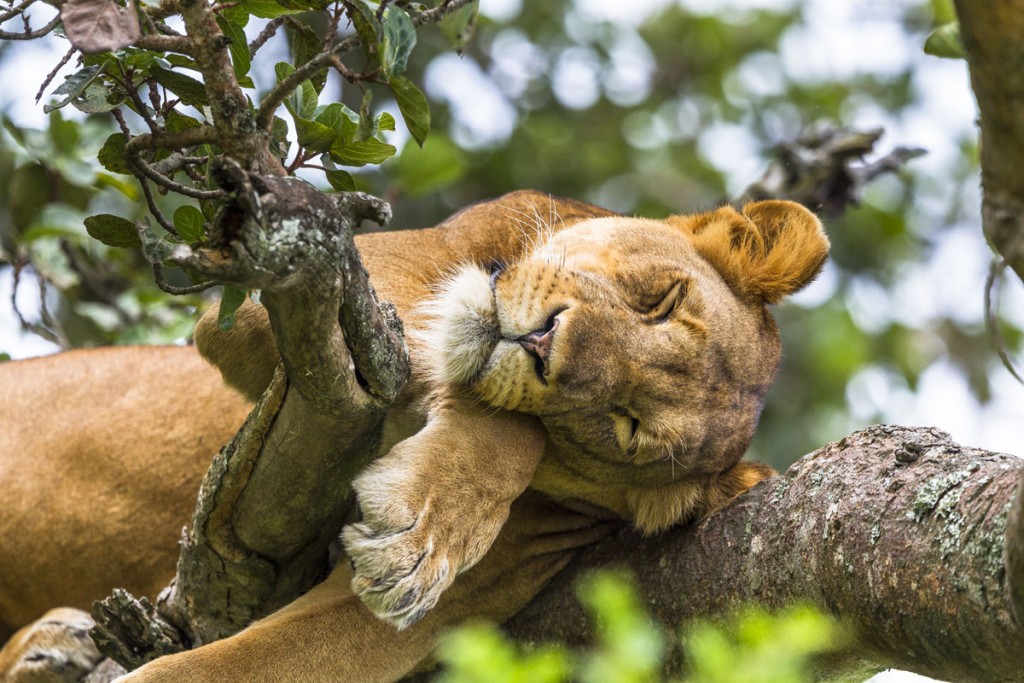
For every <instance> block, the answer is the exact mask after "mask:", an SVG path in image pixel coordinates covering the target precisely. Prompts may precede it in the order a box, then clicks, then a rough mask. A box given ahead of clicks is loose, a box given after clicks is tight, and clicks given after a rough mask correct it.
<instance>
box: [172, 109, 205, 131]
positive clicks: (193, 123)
mask: <svg viewBox="0 0 1024 683" xmlns="http://www.w3.org/2000/svg"><path fill="white" fill-rule="evenodd" d="M166 124H167V130H168V131H170V132H171V133H178V132H181V131H183V130H189V129H191V128H199V127H200V126H202V125H203V124H201V123H200V122H199V121H198V120H197V119H194V118H192V117H191V116H186V115H185V114H182V113H181V112H179V111H178V110H176V109H172V110H170V111H169V112H167V118H166Z"/></svg>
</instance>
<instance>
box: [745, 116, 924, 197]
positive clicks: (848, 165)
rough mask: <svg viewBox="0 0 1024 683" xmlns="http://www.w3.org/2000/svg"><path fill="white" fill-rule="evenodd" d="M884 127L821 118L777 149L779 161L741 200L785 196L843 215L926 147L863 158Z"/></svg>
mask: <svg viewBox="0 0 1024 683" xmlns="http://www.w3.org/2000/svg"><path fill="white" fill-rule="evenodd" d="M883 132H884V131H883V129H881V128H876V129H873V130H866V131H860V130H855V129H852V128H844V127H837V126H835V125H833V124H831V123H828V122H819V123H817V124H815V125H814V126H812V127H811V128H810V129H809V130H807V131H805V132H804V133H803V134H801V135H800V137H798V138H797V139H796V140H793V141H792V142H784V143H782V144H780V145H779V146H778V147H776V148H775V151H774V156H775V160H774V161H772V162H771V163H770V164H769V166H768V170H767V171H765V174H764V175H763V176H762V177H761V179H760V180H759V181H757V182H756V183H754V184H753V185H751V186H750V187H748V188H747V190H746V192H744V193H743V197H742V198H741V200H740V202H747V201H756V200H760V199H773V198H785V199H792V200H793V201H796V202H800V203H801V204H803V205H804V206H807V207H810V208H811V209H814V210H816V211H820V212H822V213H825V214H826V215H829V216H838V215H840V214H842V213H843V212H844V211H845V210H846V209H847V207H848V206H850V205H853V204H856V203H857V202H858V201H859V198H860V194H861V191H862V190H863V187H864V186H865V185H866V184H867V183H869V182H870V181H872V180H874V179H875V178H877V177H878V176H880V175H884V174H886V173H892V172H894V171H897V170H899V169H900V168H902V167H903V165H904V164H905V163H907V162H908V161H910V160H911V159H914V158H916V157H919V156H921V155H922V154H925V150H923V149H917V148H912V147H897V148H896V149H894V150H893V151H891V152H889V153H888V154H886V155H885V156H883V157H880V158H878V159H876V160H875V161H872V162H863V161H862V160H863V158H864V157H865V156H866V155H868V154H870V153H871V152H872V151H873V150H874V148H875V143H877V142H878V140H879V138H881V137H882V133H883Z"/></svg>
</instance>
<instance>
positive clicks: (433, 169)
mask: <svg viewBox="0 0 1024 683" xmlns="http://www.w3.org/2000/svg"><path fill="white" fill-rule="evenodd" d="M392 168H393V169H394V173H395V180H396V181H397V182H398V184H399V185H400V186H401V187H402V189H403V190H404V191H405V192H406V193H407V194H409V195H412V196H415V195H423V194H427V193H429V192H436V191H437V190H440V189H443V188H445V187H448V186H449V185H451V184H453V183H455V182H458V181H459V180H460V179H461V178H462V177H463V176H464V175H465V174H466V160H465V158H464V157H463V155H462V152H461V150H459V148H458V147H456V146H455V145H453V144H452V143H451V142H449V141H448V140H447V139H445V138H444V136H439V135H432V136H430V139H429V140H427V142H426V143H425V144H424V145H423V147H422V148H420V147H414V146H413V145H406V146H405V147H404V148H403V149H402V153H401V154H400V155H399V157H398V159H397V163H396V164H395V165H394V166H393V167H392Z"/></svg>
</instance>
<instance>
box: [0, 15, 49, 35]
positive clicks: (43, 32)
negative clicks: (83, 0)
mask: <svg viewBox="0 0 1024 683" xmlns="http://www.w3.org/2000/svg"><path fill="white" fill-rule="evenodd" d="M58 24H60V15H59V14H58V15H57V16H55V17H54V18H53V19H52V20H50V23H48V24H47V25H46V26H44V27H42V28H40V29H36V30H35V31H32V30H30V29H27V28H26V29H25V31H23V32H21V33H12V32H9V31H0V40H32V39H33V38H40V37H42V36H45V35H46V34H47V33H49V32H50V31H52V30H53V29H55V28H57V25H58Z"/></svg>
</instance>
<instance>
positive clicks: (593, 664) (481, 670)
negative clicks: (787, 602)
mask: <svg viewBox="0 0 1024 683" xmlns="http://www.w3.org/2000/svg"><path fill="white" fill-rule="evenodd" d="M579 596H580V600H581V601H582V602H583V604H584V605H585V606H586V608H587V612H588V613H589V614H590V616H591V618H592V620H593V622H594V624H595V627H596V629H595V630H596V642H595V644H594V646H593V647H592V649H589V650H586V651H582V652H570V651H569V650H568V649H567V648H565V647H564V646H561V645H558V644H549V645H543V646H539V647H534V648H531V649H525V650H524V649H523V648H521V647H520V646H518V645H517V644H516V643H513V642H511V641H510V640H509V639H508V638H507V637H506V636H505V635H504V634H503V633H502V632H501V631H500V630H499V629H498V628H497V627H495V626H491V625H487V624H476V625H473V626H467V627H463V628H460V629H459V630H456V631H454V632H452V633H451V634H449V636H448V637H447V638H446V639H445V640H444V641H443V642H442V644H441V646H440V647H439V651H438V657H439V660H440V662H441V665H442V672H441V673H440V674H439V675H438V676H437V677H436V678H435V679H434V680H435V681H437V682H438V683H563V682H566V681H580V682H581V683H657V682H658V681H675V682H677V683H801V681H812V680H815V679H814V677H813V675H812V673H813V672H812V669H811V663H812V658H813V657H814V656H816V655H821V654H826V653H829V652H835V651H836V650H838V649H840V648H841V647H842V645H843V643H844V642H845V639H846V637H847V636H846V634H845V630H844V629H843V628H842V627H841V626H840V625H839V624H838V622H836V621H835V620H834V619H832V618H831V617H828V616H825V615H824V614H822V613H821V612H819V611H817V610H815V609H813V608H810V607H806V606H797V607H791V608H789V609H785V610H782V611H781V612H778V613H775V614H771V613H768V612H766V611H765V610H763V609H760V608H747V609H744V610H741V611H738V612H735V613H734V614H732V615H731V616H729V617H726V618H723V619H720V620H718V621H714V622H712V621H698V622H696V623H693V624H690V625H689V626H688V627H687V628H685V629H684V632H683V634H682V638H681V640H678V641H676V639H674V638H671V637H669V636H667V635H666V633H665V631H664V630H663V629H662V628H661V627H660V626H659V625H658V624H656V623H655V622H654V621H653V620H652V619H651V617H650V616H649V615H648V614H647V613H646V612H645V611H644V609H643V607H642V606H641V605H640V601H639V599H638V596H637V593H636V589H635V588H634V586H633V584H632V582H631V580H630V579H629V577H627V576H624V575H621V574H617V573H615V572H610V571H603V572H597V573H594V574H592V575H590V576H589V577H587V578H586V579H585V580H584V581H583V582H581V584H580V586H579ZM674 641H675V642H674ZM673 648H675V651H674V652H673ZM679 657H681V658H682V661H683V663H684V671H685V673H684V674H683V675H682V676H681V677H680V676H677V675H672V674H668V673H666V670H667V669H674V668H678V667H677V666H675V665H673V664H670V663H669V662H674V661H675V660H676V659H677V658H679Z"/></svg>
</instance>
